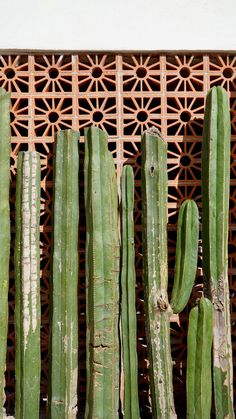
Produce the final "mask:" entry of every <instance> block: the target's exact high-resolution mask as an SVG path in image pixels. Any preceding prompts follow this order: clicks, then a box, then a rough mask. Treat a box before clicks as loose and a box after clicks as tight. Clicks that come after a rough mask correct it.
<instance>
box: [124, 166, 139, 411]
mask: <svg viewBox="0 0 236 419" xmlns="http://www.w3.org/2000/svg"><path fill="white" fill-rule="evenodd" d="M121 194H122V195H121V211H122V268H121V326H122V359H123V374H124V406H123V411H124V417H125V418H128V419H138V418H139V416H140V415H139V401H138V359H137V343H136V341H137V326H136V308H135V282H136V281H135V280H136V275H135V264H134V263H135V251H134V220H133V210H134V175H133V169H132V167H131V166H128V165H127V166H124V168H123V171H122V185H121Z"/></svg>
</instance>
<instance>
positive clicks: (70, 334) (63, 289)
mask: <svg viewBox="0 0 236 419" xmlns="http://www.w3.org/2000/svg"><path fill="white" fill-rule="evenodd" d="M78 146H79V132H76V131H72V130H65V131H60V132H59V133H58V135H57V143H56V158H55V179H54V211H53V256H52V282H51V298H52V300H51V302H50V360H49V368H50V388H49V416H50V418H51V419H64V418H65V417H66V418H68V419H73V418H76V415H77V379H78V377H77V375H78V303H77V289H78V222H79V186H78V177H79V153H78Z"/></svg>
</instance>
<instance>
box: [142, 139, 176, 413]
mask: <svg viewBox="0 0 236 419" xmlns="http://www.w3.org/2000/svg"><path fill="white" fill-rule="evenodd" d="M141 150H142V202H143V209H142V211H143V212H142V213H143V218H142V219H143V254H144V287H145V310H146V334H147V343H148V357H149V363H150V384H151V399H152V411H153V417H154V418H163V419H164V418H165V419H167V418H176V414H175V409H174V400H173V388H172V360H171V349H170V328H169V321H170V311H171V310H170V306H169V303H168V296H167V285H168V267H167V147H166V143H165V142H164V140H163V139H162V138H161V137H160V134H159V132H157V133H156V132H153V131H151V132H150V133H149V132H145V133H144V134H143V136H142V141H141Z"/></svg>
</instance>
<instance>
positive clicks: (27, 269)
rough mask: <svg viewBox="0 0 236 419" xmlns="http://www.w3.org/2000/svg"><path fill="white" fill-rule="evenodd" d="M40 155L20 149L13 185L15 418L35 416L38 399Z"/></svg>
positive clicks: (35, 417)
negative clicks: (14, 193) (14, 199)
mask: <svg viewBox="0 0 236 419" xmlns="http://www.w3.org/2000/svg"><path fill="white" fill-rule="evenodd" d="M39 220H40V156H39V154H38V153H36V152H20V153H19V157H18V163H17V184H16V239H15V277H16V306H15V331H16V366H15V371H16V419H31V418H32V419H37V418H38V417H39V398H40V314H41V312H40V241H39V235H40V233H39Z"/></svg>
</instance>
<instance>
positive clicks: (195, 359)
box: [187, 297, 213, 419]
mask: <svg viewBox="0 0 236 419" xmlns="http://www.w3.org/2000/svg"><path fill="white" fill-rule="evenodd" d="M212 336H213V307H212V303H211V302H210V301H209V300H208V299H207V298H204V297H202V298H201V299H200V301H199V303H198V305H197V306H195V307H193V308H192V310H191V312H190V316H189V329H188V343H187V350H188V356H187V417H188V418H189V419H209V418H210V415H211V395H212V393H211V388H212V383H211V348H212Z"/></svg>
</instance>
